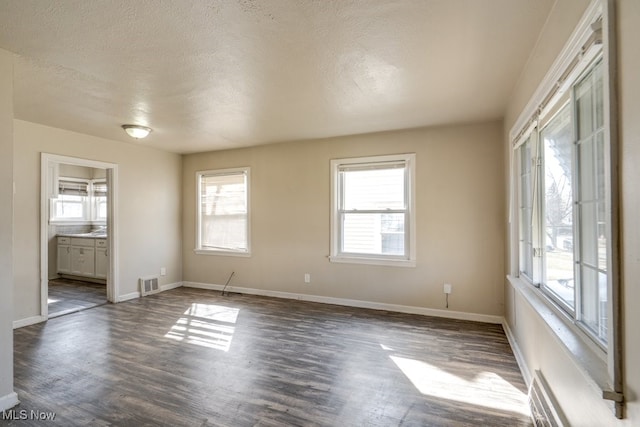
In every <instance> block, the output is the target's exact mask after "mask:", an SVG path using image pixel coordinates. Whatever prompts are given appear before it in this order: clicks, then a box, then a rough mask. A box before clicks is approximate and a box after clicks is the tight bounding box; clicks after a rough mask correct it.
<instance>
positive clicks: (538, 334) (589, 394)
mask: <svg viewBox="0 0 640 427" xmlns="http://www.w3.org/2000/svg"><path fill="white" fill-rule="evenodd" d="M615 3H616V4H617V5H618V6H619V10H618V17H619V18H618V20H617V24H618V25H619V31H618V35H619V44H618V53H619V55H620V62H619V65H620V67H619V70H620V72H619V75H618V76H613V77H614V78H616V77H617V78H618V79H619V80H618V83H619V94H620V97H621V99H620V104H619V105H620V113H621V116H620V129H621V134H620V144H621V149H622V150H621V153H620V156H619V162H620V165H621V169H622V175H621V181H622V191H621V200H622V206H621V210H622V218H621V219H622V231H621V234H622V259H621V263H622V287H623V298H624V320H623V322H624V326H623V330H624V333H625V337H624V343H623V345H624V348H625V363H624V364H625V374H624V378H625V398H626V399H627V411H626V412H627V413H626V417H625V419H624V420H617V419H616V418H615V417H614V415H613V412H612V409H611V405H610V404H609V403H606V401H604V400H603V399H602V397H601V392H600V391H599V390H597V388H595V387H594V386H593V385H592V383H590V381H588V380H587V379H586V377H585V376H584V375H583V374H582V373H581V370H580V368H579V367H578V365H577V364H576V363H575V361H574V360H573V359H572V357H570V356H569V355H568V354H569V352H568V351H566V349H565V348H564V345H563V344H561V342H560V341H559V340H558V338H557V337H556V336H555V334H554V333H553V332H552V331H551V329H550V328H549V327H548V326H547V325H546V324H545V322H544V321H543V320H542V318H541V317H540V316H539V315H538V313H537V312H536V311H535V310H533V308H532V307H531V305H530V304H529V303H528V302H527V300H526V298H523V296H522V294H521V293H520V292H519V291H518V290H517V289H515V288H513V287H512V286H511V284H510V283H509V282H508V281H507V282H506V283H505V318H506V321H507V323H508V325H509V327H510V329H511V330H512V332H513V333H514V335H515V339H516V342H517V345H518V347H519V349H520V350H521V351H522V357H523V360H524V361H525V362H526V364H527V368H528V370H529V371H530V372H533V370H540V371H541V372H542V373H543V375H544V376H545V378H546V380H547V381H548V382H549V385H550V386H551V389H552V392H553V394H554V396H555V398H556V399H557V400H558V401H559V403H560V406H561V407H562V410H563V412H564V414H565V415H566V417H567V418H568V421H569V423H570V424H571V425H572V426H632V425H634V426H637V425H640V403H639V402H638V398H639V394H640V369H639V367H638V363H637V362H638V361H639V360H640V339H639V336H638V335H639V334H638V333H637V328H636V327H635V325H637V324H639V323H640V312H639V311H638V310H637V309H636V307H635V305H636V304H637V301H640V287H639V286H638V280H637V278H638V277H640V247H639V242H640V225H639V224H638V212H640V188H639V187H638V185H637V183H638V182H640V169H639V168H638V165H639V164H640V123H639V121H638V117H640V81H639V79H638V70H639V69H640V51H639V49H638V40H640V2H638V1H637V0H619V1H615ZM588 4H589V1H587V0H559V1H557V2H556V4H555V6H554V9H553V10H552V12H551V15H550V16H549V19H548V21H547V24H546V26H545V28H544V30H543V33H542V34H541V36H540V39H539V43H538V45H537V47H536V49H535V50H534V51H533V52H532V55H531V58H530V61H529V63H528V65H527V68H526V69H525V71H524V73H523V75H522V76H521V78H520V81H519V83H518V85H517V87H516V88H515V89H514V94H513V96H512V100H511V103H510V105H509V108H508V110H507V114H506V118H505V135H507V134H508V132H509V130H510V129H511V127H512V126H513V124H514V122H515V120H516V119H517V116H518V115H519V114H520V112H521V111H522V109H523V108H524V105H525V104H526V102H527V101H528V100H529V98H530V97H531V95H532V94H533V92H534V90H535V89H536V87H537V86H538V84H539V83H540V81H541V80H542V78H543V77H544V75H545V73H546V72H547V70H548V69H549V67H550V66H551V64H552V62H553V61H554V59H555V58H556V56H557V55H558V54H559V53H560V50H561V49H562V47H563V46H564V44H565V43H566V41H567V40H568V37H569V36H570V34H571V32H572V31H573V29H574V28H575V26H576V24H577V23H578V21H579V19H580V17H581V16H582V14H583V12H584V10H585V8H586V6H587V5H588ZM505 141H506V142H505V152H509V150H510V143H509V141H508V136H507V137H506V138H505ZM506 168H507V169H508V165H507V166H506ZM505 264H506V263H505Z"/></svg>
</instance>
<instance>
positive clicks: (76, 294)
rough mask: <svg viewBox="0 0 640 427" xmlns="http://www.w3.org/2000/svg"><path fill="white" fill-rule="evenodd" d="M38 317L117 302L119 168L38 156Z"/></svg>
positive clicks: (53, 156) (86, 160)
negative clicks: (39, 197)
mask: <svg viewBox="0 0 640 427" xmlns="http://www.w3.org/2000/svg"><path fill="white" fill-rule="evenodd" d="M41 172H42V173H41V192H40V194H41V204H40V212H41V227H40V240H41V248H40V253H41V258H40V259H41V268H40V270H41V274H40V280H41V317H42V318H43V320H46V319H48V318H50V317H56V316H59V315H63V314H68V313H71V312H76V311H80V310H84V309H87V308H91V307H95V306H97V305H101V304H104V303H106V302H107V301H109V302H117V295H118V292H117V277H118V276H117V272H116V266H117V251H116V248H117V244H116V242H117V232H118V226H117V225H118V221H117V214H116V212H117V210H116V206H115V201H116V200H117V191H118V187H117V182H118V179H117V177H118V166H117V165H116V164H112V163H105V162H100V161H95V160H88V159H80V158H75V157H67V156H59V155H54V154H47V153H42V157H41Z"/></svg>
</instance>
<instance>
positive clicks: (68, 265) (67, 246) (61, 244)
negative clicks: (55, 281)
mask: <svg viewBox="0 0 640 427" xmlns="http://www.w3.org/2000/svg"><path fill="white" fill-rule="evenodd" d="M57 264H58V274H70V275H73V276H81V277H89V278H95V279H100V280H104V279H106V278H107V270H108V268H109V257H108V253H107V240H106V239H96V238H92V237H66V236H58V262H57Z"/></svg>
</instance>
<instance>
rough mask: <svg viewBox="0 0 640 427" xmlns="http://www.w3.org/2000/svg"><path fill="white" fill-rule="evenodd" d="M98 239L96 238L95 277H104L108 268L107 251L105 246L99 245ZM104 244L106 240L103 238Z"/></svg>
mask: <svg viewBox="0 0 640 427" xmlns="http://www.w3.org/2000/svg"><path fill="white" fill-rule="evenodd" d="M99 243H100V241H99V240H96V278H97V279H106V278H107V270H108V269H109V253H108V252H107V248H106V247H100V246H99ZM104 243H105V246H106V243H107V241H106V240H104Z"/></svg>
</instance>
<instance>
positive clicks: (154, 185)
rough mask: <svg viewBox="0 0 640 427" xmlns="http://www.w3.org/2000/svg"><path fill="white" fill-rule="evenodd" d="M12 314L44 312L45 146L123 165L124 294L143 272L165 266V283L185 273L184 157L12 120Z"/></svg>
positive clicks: (121, 245) (120, 215) (120, 213)
mask: <svg viewBox="0 0 640 427" xmlns="http://www.w3.org/2000/svg"><path fill="white" fill-rule="evenodd" d="M14 127H15V135H14V139H15V144H14V179H15V181H16V194H15V212H16V216H15V223H14V236H15V241H14V256H15V259H16V260H20V262H15V263H14V277H15V286H14V307H15V312H14V319H15V320H21V319H26V318H30V317H33V316H37V315H39V314H40V279H39V278H40V273H39V270H40V261H39V250H40V249H39V242H40V240H39V234H38V233H39V227H40V153H42V152H46V153H51V154H59V155H64V156H71V157H79V158H83V159H90V160H98V161H103V162H107V163H115V164H117V165H118V173H119V198H118V200H117V208H118V218H119V220H118V221H119V238H120V240H119V242H118V247H117V251H118V253H119V255H118V258H119V277H118V278H119V283H120V295H121V296H122V295H131V294H132V293H134V292H136V291H137V290H138V278H139V277H141V276H148V275H152V274H159V273H160V268H162V267H166V269H167V275H166V276H164V277H161V284H170V283H175V282H180V281H181V280H182V268H181V250H182V247H181V193H180V190H181V157H180V156H179V155H177V154H172V153H167V152H163V151H159V150H155V149H153V148H150V147H152V146H153V140H152V139H150V140H148V141H147V142H145V144H147V145H148V146H143V145H142V144H133V143H131V144H127V143H123V142H118V141H112V140H106V139H101V138H96V137H92V136H88V135H83V134H79V133H74V132H69V131H66V130H62V129H57V128H52V127H47V126H42V125H38V124H34V123H29V122H25V121H21V120H15V121H14Z"/></svg>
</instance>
